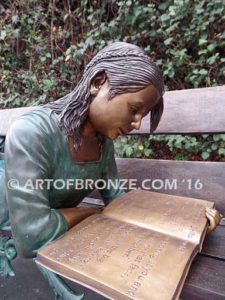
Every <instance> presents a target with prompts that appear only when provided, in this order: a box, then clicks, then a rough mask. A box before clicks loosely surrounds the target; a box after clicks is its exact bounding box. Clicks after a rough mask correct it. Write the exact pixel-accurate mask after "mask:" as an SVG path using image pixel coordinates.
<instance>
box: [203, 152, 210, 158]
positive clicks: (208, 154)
mask: <svg viewBox="0 0 225 300" xmlns="http://www.w3.org/2000/svg"><path fill="white" fill-rule="evenodd" d="M209 156H210V153H208V152H206V151H204V152H202V154H201V157H202V159H203V160H206V159H208V158H209Z"/></svg>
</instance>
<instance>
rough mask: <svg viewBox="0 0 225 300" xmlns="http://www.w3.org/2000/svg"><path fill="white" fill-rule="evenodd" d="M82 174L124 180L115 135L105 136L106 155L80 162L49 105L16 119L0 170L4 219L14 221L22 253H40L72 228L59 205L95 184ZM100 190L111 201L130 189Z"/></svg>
mask: <svg viewBox="0 0 225 300" xmlns="http://www.w3.org/2000/svg"><path fill="white" fill-rule="evenodd" d="M68 179H70V183H69V185H68V184H67V183H68ZM77 179H79V180H85V179H91V180H93V181H96V180H99V179H103V180H106V181H107V180H110V181H111V182H116V181H117V180H118V173H117V167H116V163H115V158H114V148H113V142H112V141H111V140H108V139H106V140H105V142H104V145H103V150H102V154H101V158H100V160H98V161H94V162H75V161H73V160H72V159H71V156H70V152H69V145H68V141H67V136H66V133H65V131H64V130H63V129H60V128H59V125H58V119H57V115H56V114H55V113H53V112H52V111H51V110H50V109H49V108H44V107H37V108H35V109H34V110H32V111H30V112H28V113H26V114H25V115H23V116H22V117H20V118H19V119H18V120H16V121H15V122H14V123H13V124H12V126H11V127H10V129H9V132H8V133H7V137H6V142H5V166H4V167H2V168H1V174H0V185H1V190H0V205H1V213H0V225H1V223H2V224H3V223H4V224H3V225H5V226H7V225H9V220H10V226H11V230H12V234H13V238H14V241H15V246H16V249H17V252H18V253H19V254H20V255H21V256H24V257H34V256H35V255H36V253H37V251H38V250H39V249H40V248H41V247H42V246H44V245H46V244H47V243H49V242H50V241H52V240H54V239H56V238H57V237H59V236H60V235H62V234H64V233H65V232H66V231H67V230H68V225H67V222H66V220H65V218H64V217H63V215H62V214H61V213H60V211H59V208H69V207H76V206H77V205H78V204H79V203H80V202H81V201H82V199H83V198H84V197H86V196H87V195H88V194H89V193H90V192H91V191H92V190H93V189H94V187H93V186H90V185H89V186H87V187H86V188H85V187H84V188H80V187H79V188H76V186H75V184H76V180H77ZM38 180H41V182H44V184H43V185H41V184H40V181H38ZM71 182H72V183H73V182H74V185H73V184H71ZM83 182H84V181H83ZM65 183H66V184H65ZM99 191H100V193H101V195H102V198H103V201H104V203H105V205H107V204H108V203H109V202H110V201H112V200H113V199H114V198H116V197H118V196H120V195H121V194H123V193H124V192H123V191H122V190H120V189H118V188H116V187H115V186H114V187H113V184H112V185H110V188H105V189H100V190H99ZM8 212H9V219H8Z"/></svg>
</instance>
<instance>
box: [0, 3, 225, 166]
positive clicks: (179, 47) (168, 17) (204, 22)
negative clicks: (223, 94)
mask: <svg viewBox="0 0 225 300" xmlns="http://www.w3.org/2000/svg"><path fill="white" fill-rule="evenodd" d="M113 41H127V42H131V43H135V44H137V45H139V46H141V47H143V48H144V49H145V51H146V52H147V53H148V54H149V55H150V56H151V57H152V58H153V59H154V60H155V61H156V63H157V64H158V65H159V66H160V68H161V69H162V70H163V73H164V78H165V83H166V89H170V90H173V89H186V88H196V87H206V86H216V85H222V84H223V83H224V78H225V76H224V75H225V74H224V63H225V56H224V49H225V6H224V1H223V0H214V1H210V0H167V1H145V0H138V1H131V0H123V1H120V0H117V1H116V0H111V1H110V0H108V1H98V0H96V1H88V0H82V1H72V0H63V1H62V0H61V1H59V0H51V1H46V0H43V1H40V0H39V1H37V0H28V1H25V0H11V1H1V2H0V68H1V72H0V108H6V107H7V108H8V107H18V106H29V105H38V104H42V103H46V102H48V101H52V100H56V99H57V98H59V97H61V96H63V95H65V94H66V93H68V92H69V91H70V90H71V89H72V88H73V87H74V86H75V84H76V82H77V80H78V79H79V76H80V74H81V72H82V70H83V68H84V65H85V64H86V63H87V62H88V61H89V60H90V59H91V57H93V56H94V54H95V53H96V52H98V50H99V49H101V48H102V47H104V46H105V45H106V44H107V43H108V42H113ZM221 136H222V137H221ZM154 138H155V139H159V140H160V141H161V140H163V141H164V144H165V145H166V146H165V147H168V149H169V150H171V149H172V148H171V147H170V145H171V144H174V145H178V146H179V145H180V144H181V145H182V146H183V148H185V145H186V147H187V148H188V151H189V150H190V153H194V154H196V153H195V152H193V151H194V150H193V147H192V142H191V143H187V142H185V139H187V138H184V140H183V137H180V138H179V137H178V138H177V137H174V136H170V137H169V138H168V137H162V136H161V137H154ZM193 138H194V137H193ZM168 139H169V140H168ZM179 139H180V140H179ZM214 139H217V141H214ZM147 140H148V139H144V141H146V144H144V142H143V140H142V139H141V138H137V137H136V138H132V137H129V144H130V146H131V148H132V152H131V150H129V151H127V150H124V148H123V149H120V146H121V142H120V141H118V142H117V143H119V144H118V145H116V146H118V147H117V149H119V150H118V154H119V155H122V156H124V155H126V156H132V155H134V153H135V147H136V146H132V145H133V144H135V143H138V147H139V148H140V149H142V146H143V147H144V150H146V151H145V152H143V151H144V150H143V151H142V150H140V151H142V153H141V157H154V153H153V154H150V152H151V151H150V150H151V149H150V148H149V147H150V144H151V142H150V144H149V145H148V143H147ZM159 140H157V141H159ZM178 140H179V142H178ZM181 140H182V141H181ZM208 141H209V145H208V144H207V143H208ZM127 142H128V141H126V143H127ZM197 142H198V143H200V145H203V144H204V143H206V144H207V145H208V146H206V144H204V145H203V146H199V150H198V152H197V154H198V155H199V158H200V159H210V155H211V153H212V152H213V151H216V155H215V156H214V159H216V160H217V159H219V157H220V158H221V157H222V159H223V157H224V151H225V150H224V148H225V145H224V143H223V142H224V135H219V136H218V135H217V137H216V136H215V137H209V138H208V137H207V139H204V138H203V137H201V138H200V139H199V140H197ZM215 142H216V146H217V148H216V146H215V145H214V148H213V149H214V150H213V149H212V151H211V152H208V154H209V155H207V154H203V152H205V153H206V152H207V151H209V150H207V149H209V148H210V149H211V146H212V145H213V144H215ZM179 143H180V144H179ZM202 143H203V144H202ZM187 144H188V145H189V144H190V146H187ZM126 145H127V144H125V146H124V147H126ZM147 145H148V146H147ZM151 146H152V145H151ZM121 147H122V146H121ZM196 147H197V146H196ZM153 148H154V147H153ZM197 148H198V147H197ZM178 149H180V148H179V147H178V148H177V147H175V146H174V148H173V149H172V150H171V151H173V152H174V150H176V151H175V158H176V159H186V158H187V159H191V158H190V157H189V156H188V155H186V154H184V155H183V156H182V154H181V155H180V158H179V155H178V154H179V153H180V152H179V151H180V150H179V151H178ZM204 149H205V150H204ZM147 150H149V151H150V152H149V151H147ZM177 151H178V152H177ZM138 155H140V153H139V154H138ZM185 155H186V156H187V157H186V156H185Z"/></svg>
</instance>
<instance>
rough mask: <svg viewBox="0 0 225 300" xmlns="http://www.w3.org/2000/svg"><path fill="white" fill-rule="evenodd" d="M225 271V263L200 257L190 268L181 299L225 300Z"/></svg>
mask: <svg viewBox="0 0 225 300" xmlns="http://www.w3.org/2000/svg"><path fill="white" fill-rule="evenodd" d="M224 270H225V262H224V261H221V260H217V259H213V258H210V257H204V256H201V255H198V256H197V257H196V258H195V259H194V262H193V264H192V266H191V268H190V272H189V274H188V276H187V279H186V282H185V285H184V288H183V291H182V293H181V299H182V300H190V299H198V300H212V299H213V300H222V299H225V277H224Z"/></svg>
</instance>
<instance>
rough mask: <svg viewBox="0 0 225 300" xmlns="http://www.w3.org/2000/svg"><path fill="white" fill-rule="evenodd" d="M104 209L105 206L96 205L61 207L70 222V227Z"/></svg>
mask: <svg viewBox="0 0 225 300" xmlns="http://www.w3.org/2000/svg"><path fill="white" fill-rule="evenodd" d="M102 210H103V208H96V207H73V208H61V209H60V212H61V213H62V215H63V216H64V218H65V220H66V221H67V223H68V227H69V229H70V228H71V227H73V226H75V225H76V224H78V223H80V222H81V221H83V220H84V219H86V218H87V217H90V216H91V215H93V214H98V213H100V212H101V211H102Z"/></svg>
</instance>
